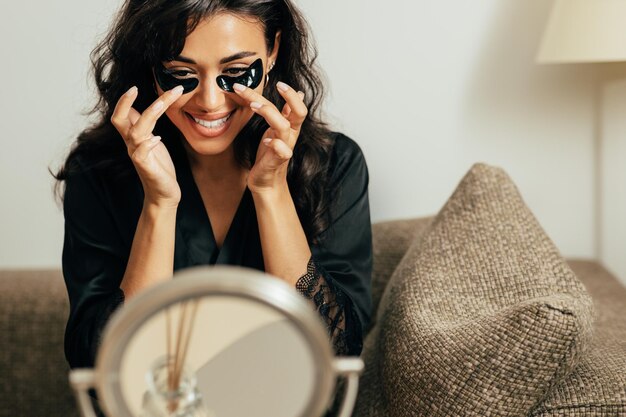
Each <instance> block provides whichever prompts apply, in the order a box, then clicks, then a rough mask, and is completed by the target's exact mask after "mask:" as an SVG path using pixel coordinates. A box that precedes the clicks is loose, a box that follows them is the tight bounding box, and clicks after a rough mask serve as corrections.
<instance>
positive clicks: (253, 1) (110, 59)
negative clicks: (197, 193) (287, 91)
mask: <svg viewBox="0 0 626 417" xmlns="http://www.w3.org/2000/svg"><path fill="white" fill-rule="evenodd" d="M222 12H226V13H232V14H236V15H240V16H245V17H247V18H253V19H256V21H259V22H260V23H261V24H262V25H263V27H264V30H265V39H266V44H267V49H268V51H271V50H273V48H274V41H275V35H276V33H277V31H279V30H280V31H281V45H280V49H279V54H278V57H277V59H276V63H275V67H274V68H273V70H272V72H270V73H269V74H270V77H269V83H268V87H267V88H266V89H265V91H264V96H265V97H266V98H267V99H268V100H270V101H271V102H272V103H274V104H275V105H276V106H277V107H278V108H279V109H280V108H282V107H283V105H284V103H285V101H284V99H283V98H282V96H280V94H279V93H278V92H277V91H276V88H272V87H275V85H276V82H277V81H279V80H280V81H283V82H285V83H287V84H289V85H290V86H292V87H293V88H294V89H296V90H301V91H303V92H304V93H305V104H306V105H307V107H308V110H309V113H308V116H307V118H306V120H305V121H304V124H303V125H302V128H301V133H300V136H299V138H298V143H297V146H296V147H295V149H294V153H293V156H292V158H291V160H290V161H289V165H288V171H287V182H288V185H289V189H290V191H291V194H292V196H293V199H294V204H295V206H296V210H297V212H298V216H299V218H300V221H301V223H302V226H303V229H304V231H305V234H306V236H307V239H308V240H309V242H313V243H315V242H317V237H318V236H319V235H320V233H321V232H322V231H323V230H325V228H326V227H327V226H328V224H329V222H330V219H329V216H330V210H329V206H330V201H332V198H333V193H334V190H329V189H328V186H329V181H328V178H327V175H326V173H327V171H328V170H327V167H328V164H329V162H330V161H329V159H330V155H331V150H332V146H333V142H332V139H331V132H330V130H329V129H328V127H327V125H326V123H324V122H323V121H322V118H321V116H320V104H321V102H322V99H323V96H324V87H323V83H322V79H321V75H320V72H319V69H318V68H317V66H316V59H317V50H316V48H315V46H314V45H313V43H312V41H311V39H310V37H309V35H308V32H309V28H308V25H307V23H306V21H305V19H304V18H303V16H302V14H301V12H300V11H299V10H297V8H296V7H295V6H294V5H293V4H292V3H291V1H290V0H179V1H171V0H127V1H126V3H125V4H124V5H123V6H122V8H121V10H120V12H119V14H118V16H117V18H116V19H115V23H114V25H113V27H112V28H111V30H110V31H109V33H108V34H107V36H106V37H105V38H104V39H103V40H102V41H101V42H100V43H99V44H98V45H97V46H96V48H95V49H94V50H93V52H92V53H91V62H92V66H93V68H92V70H93V73H94V76H95V80H96V85H97V88H98V93H99V98H98V102H97V103H96V105H95V106H94V107H93V109H91V111H90V113H91V114H95V115H97V119H96V120H97V121H96V123H95V124H93V125H92V126H90V127H89V128H87V129H85V130H84V131H83V132H82V133H81V134H79V136H78V138H77V140H76V142H75V143H74V144H73V146H72V148H71V150H70V152H69V154H68V156H67V158H66V159H65V161H64V163H63V165H62V166H61V168H60V169H59V170H58V172H57V173H56V174H54V173H52V172H51V173H52V175H53V176H54V177H55V178H56V180H57V182H56V184H55V192H56V195H57V197H58V198H59V199H60V200H62V199H63V194H64V192H62V191H61V187H60V185H61V183H62V182H63V181H64V180H65V179H67V178H68V176H69V175H71V174H72V173H73V172H75V171H76V170H78V169H79V168H78V165H77V164H76V163H75V161H76V157H78V156H80V157H81V160H82V161H89V162H88V163H89V166H88V167H87V168H89V169H94V170H97V171H100V172H102V173H103V174H104V175H106V176H107V177H109V178H113V179H123V178H125V177H127V176H129V175H137V173H136V171H135V169H134V166H133V165H132V162H131V161H130V158H129V157H128V153H127V150H126V145H125V144H124V142H123V141H122V140H121V138H120V140H112V139H111V138H112V137H119V133H118V132H117V130H116V129H115V127H114V126H113V125H112V124H111V122H110V119H111V115H112V114H113V110H114V108H115V104H116V103H117V100H118V99H119V98H120V97H121V95H122V94H123V93H124V92H125V91H127V90H128V89H129V88H130V87H131V86H133V85H136V86H137V87H138V88H139V91H141V92H142V94H141V95H140V96H139V97H138V98H137V100H136V101H135V104H134V107H135V108H136V109H137V110H138V111H139V112H143V111H144V110H145V109H146V108H147V107H148V106H149V105H150V104H151V103H152V102H153V101H154V100H156V98H157V93H156V91H155V89H154V81H153V73H152V68H153V67H154V65H155V64H157V63H159V62H163V61H167V60H172V59H173V58H174V57H176V56H177V55H178V54H179V53H180V52H181V51H182V49H183V47H184V44H185V38H186V37H187V35H188V34H190V33H191V32H192V31H193V30H194V28H195V27H196V26H197V25H198V24H199V23H200V22H201V21H202V20H203V19H205V18H207V17H211V16H214V15H215V14H217V13H222ZM267 127H268V125H267V122H266V121H265V120H264V119H263V118H262V117H261V116H259V115H258V114H255V115H253V117H252V119H251V120H250V121H249V122H248V124H247V125H246V126H245V127H244V128H243V129H242V131H241V132H240V133H239V135H238V136H237V137H236V138H235V140H234V142H233V146H234V151H235V152H234V153H235V158H236V160H237V162H238V163H239V164H240V165H241V166H242V167H244V168H247V169H250V168H251V167H252V166H253V165H254V159H255V157H256V150H257V148H258V146H259V142H260V140H261V136H262V134H263V132H264V131H265V130H266V129H267ZM154 132H155V133H154V134H155V135H159V136H161V137H162V138H163V143H164V145H165V146H166V147H167V148H168V150H170V152H173V151H175V149H176V147H177V146H179V143H177V142H179V141H180V140H181V139H180V136H181V134H180V132H179V131H178V130H177V129H176V127H175V126H174V125H173V124H172V122H171V121H170V120H169V119H168V118H166V117H162V118H160V119H159V121H158V122H157V125H156V127H155V130H154Z"/></svg>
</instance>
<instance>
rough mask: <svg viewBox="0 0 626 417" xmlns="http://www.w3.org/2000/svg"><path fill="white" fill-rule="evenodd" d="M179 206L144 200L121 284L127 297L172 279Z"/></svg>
mask: <svg viewBox="0 0 626 417" xmlns="http://www.w3.org/2000/svg"><path fill="white" fill-rule="evenodd" d="M176 209H177V206H171V207H167V206H165V207H160V206H157V205H151V204H149V203H148V202H144V206H143V210H142V211H141V216H140V217H139V222H138V223H137V230H136V231H135V237H134V239H133V245H132V248H131V251H130V257H129V259H128V265H127V267H126V272H125V273H124V278H123V279H122V283H121V285H120V288H121V289H122V290H123V291H124V294H125V296H126V299H129V298H131V297H134V296H135V295H137V294H138V293H139V292H141V291H142V290H145V289H147V288H148V287H150V286H153V285H155V284H158V283H160V282H164V281H168V280H169V279H171V277H172V275H173V271H174V240H175V230H176Z"/></svg>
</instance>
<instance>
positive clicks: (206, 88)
mask: <svg viewBox="0 0 626 417" xmlns="http://www.w3.org/2000/svg"><path fill="white" fill-rule="evenodd" d="M194 101H195V103H196V105H197V106H198V107H199V110H201V111H204V112H206V113H214V112H216V111H219V110H220V109H221V108H222V107H223V106H224V103H225V102H226V92H225V91H224V90H222V89H221V88H220V87H219V85H217V81H216V80H215V77H207V78H204V79H203V80H202V81H201V82H200V83H199V84H198V87H197V88H196V92H195V95H194Z"/></svg>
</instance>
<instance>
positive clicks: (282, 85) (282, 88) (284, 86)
mask: <svg viewBox="0 0 626 417" xmlns="http://www.w3.org/2000/svg"><path fill="white" fill-rule="evenodd" d="M276 87H278V89H279V90H280V91H282V92H283V93H284V92H285V91H287V90H289V86H288V85H287V84H285V83H284V82H282V81H279V82H277V83H276Z"/></svg>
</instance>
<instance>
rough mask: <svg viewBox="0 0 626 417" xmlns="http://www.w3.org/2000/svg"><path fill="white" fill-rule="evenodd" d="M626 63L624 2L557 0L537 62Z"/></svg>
mask: <svg viewBox="0 0 626 417" xmlns="http://www.w3.org/2000/svg"><path fill="white" fill-rule="evenodd" d="M612 61H626V0H556V1H555V3H554V7H553V9H552V13H551V14H550V18H549V19H548V24H547V26H546V29H545V32H544V34H543V39H542V41H541V46H540V48H539V53H538V54H537V62H539V63H573V62H612Z"/></svg>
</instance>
